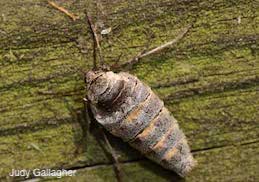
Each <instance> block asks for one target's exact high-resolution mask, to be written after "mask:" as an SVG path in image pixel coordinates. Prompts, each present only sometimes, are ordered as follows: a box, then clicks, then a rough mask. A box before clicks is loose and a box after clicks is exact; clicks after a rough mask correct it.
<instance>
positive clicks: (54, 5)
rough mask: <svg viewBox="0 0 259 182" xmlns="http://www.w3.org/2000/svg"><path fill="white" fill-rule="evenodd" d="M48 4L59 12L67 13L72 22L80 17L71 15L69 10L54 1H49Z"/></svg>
mask: <svg viewBox="0 0 259 182" xmlns="http://www.w3.org/2000/svg"><path fill="white" fill-rule="evenodd" d="M48 3H49V4H50V5H51V6H53V7H54V8H56V9H57V10H59V11H61V12H63V13H65V14H66V15H67V16H69V17H70V18H72V20H74V21H75V20H77V19H78V18H79V17H78V16H75V15H74V14H72V13H70V12H69V11H68V10H66V9H65V8H63V7H61V6H59V5H57V4H56V3H55V2H53V1H48Z"/></svg>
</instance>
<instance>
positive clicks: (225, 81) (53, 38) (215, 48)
mask: <svg viewBox="0 0 259 182" xmlns="http://www.w3.org/2000/svg"><path fill="white" fill-rule="evenodd" d="M60 5H61V6H63V7H65V8H67V9H68V10H69V11H71V12H73V13H75V14H77V15H78V16H79V17H80V18H79V19H78V20H76V21H72V20H71V19H70V18H69V17H68V16H66V15H65V14H63V13H61V12H59V11H57V10H56V9H54V8H53V7H51V6H50V5H49V4H48V3H47V1H45V0H44V1H43V0H36V1H33V0H24V1H16V0H10V1H4V0H0V125H1V128H0V179H1V180H9V181H12V180H15V179H14V178H11V177H9V176H8V173H9V172H10V171H11V169H35V168H43V169H44V168H54V169H61V168H65V169H70V168H77V169H78V172H77V173H76V178H77V180H79V181H80V180H81V181H93V180H94V181H115V176H114V172H113V170H112V166H111V160H110V158H109V156H107V153H106V152H104V150H103V149H102V147H100V145H99V144H98V142H97V141H96V139H95V138H94V137H93V136H92V135H91V136H90V139H89V141H87V142H86V140H85V132H84V129H85V128H84V121H83V112H84V111H83V102H82V98H83V97H84V95H85V88H84V78H83V74H82V72H81V71H80V70H88V69H91V67H92V60H93V58H92V41H93V40H92V39H91V34H90V30H89V27H88V25H87V22H86V18H85V15H84V10H86V9H87V11H88V12H89V13H90V14H92V16H93V19H94V22H97V24H98V25H99V29H98V32H100V30H101V29H105V28H109V27H111V28H112V31H111V32H110V33H109V34H108V35H104V36H103V37H102V38H101V46H102V50H103V54H104V59H105V62H106V63H107V64H110V65H111V64H114V63H117V62H118V64H120V63H123V62H125V61H127V60H128V59H129V58H131V57H132V56H134V55H136V54H138V53H139V52H140V51H142V50H143V49H145V47H146V46H147V45H148V47H149V48H153V47H156V46H159V45H161V44H163V43H165V42H167V41H170V40H172V39H173V38H174V37H175V36H176V35H177V34H178V33H179V32H180V31H181V30H182V29H183V28H184V27H186V26H188V25H190V24H192V29H191V30H190V31H189V32H188V34H187V35H186V36H185V37H184V38H183V39H182V40H181V41H180V42H179V43H178V44H177V45H175V46H172V47H170V48H167V49H166V50H164V51H162V52H160V53H158V54H155V55H152V56H149V57H146V58H144V59H143V60H141V62H140V63H138V64H136V65H134V66H133V68H132V70H130V73H132V74H134V75H136V76H138V77H139V78H140V79H141V80H143V81H144V82H145V83H147V84H148V85H150V86H151V87H152V88H153V90H154V91H155V92H156V93H157V94H158V95H159V96H160V98H161V99H163V100H164V102H165V105H166V107H167V108H168V109H169V110H170V111H171V112H172V114H173V115H174V116H175V118H176V119H177V120H178V121H179V124H180V126H181V128H182V129H183V130H184V131H185V133H186V135H187V138H188V140H189V143H190V145H191V148H192V151H193V153H194V156H195V158H196V159H197V160H198V163H199V164H198V166H197V168H196V169H195V170H194V171H193V172H192V173H191V174H190V175H189V176H188V177H187V178H186V181H258V180H259V173H258V170H259V140H258V137H259V127H258V126H259V121H258V108H259V96H258V83H259V77H258V75H259V59H258V54H259V51H258V38H259V26H258V24H259V11H258V9H259V3H258V1H251V0H238V1H227V0H217V1H199V0H197V1H195V0H190V1H180V0H178V1H177V0H172V1H169V0H159V1H155V0H149V1H143V0H134V1H121V0H116V1H104V0H103V1H101V0H99V1H95V2H93V1H83V0H80V1H73V0H72V1H66V2H65V1H62V2H60ZM101 26H102V27H101ZM118 57H121V59H120V60H118ZM110 138H111V139H112V141H113V142H112V143H113V146H114V147H115V149H116V151H117V152H118V154H119V155H120V160H121V161H123V169H124V170H125V173H126V176H127V179H126V180H130V179H131V180H132V181H144V180H148V181H169V180H172V179H175V180H179V181H181V179H180V178H178V177H177V176H176V175H175V174H174V173H172V172H168V171H166V170H164V169H162V168H161V167H159V166H157V165H155V164H153V163H151V162H149V161H147V160H144V159H143V157H142V156H141V155H140V154H139V153H138V152H136V151H134V150H133V149H131V148H130V147H129V146H128V145H127V144H125V143H123V142H121V141H120V140H119V139H116V138H112V137H110ZM17 180H19V179H17ZM46 180H54V179H46ZM62 180H63V181H73V180H75V178H69V177H66V178H62V179H61V181H62Z"/></svg>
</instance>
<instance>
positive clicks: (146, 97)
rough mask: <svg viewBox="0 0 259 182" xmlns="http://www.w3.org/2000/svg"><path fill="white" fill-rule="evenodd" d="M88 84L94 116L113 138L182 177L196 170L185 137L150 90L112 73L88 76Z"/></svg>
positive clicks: (89, 98) (136, 80)
mask: <svg viewBox="0 0 259 182" xmlns="http://www.w3.org/2000/svg"><path fill="white" fill-rule="evenodd" d="M86 84H87V89H88V93H87V97H88V100H89V101H90V105H91V109H92V112H93V115H94V117H95V119H96V120H97V121H98V122H99V123H100V124H101V125H102V126H103V127H104V128H105V129H107V130H108V131H109V132H110V133H111V134H113V135H115V136H117V137H120V138H122V139H123V140H124V141H125V142H128V143H129V144H130V145H131V146H132V147H134V148H136V149H137V150H139V151H140V152H142V153H143V154H144V155H145V156H146V157H147V158H149V159H151V160H153V161H155V162H156V163H158V164H160V165H162V166H163V167H164V168H166V169H169V170H173V171H175V172H176V173H178V174H179V175H180V176H185V175H186V174H187V173H188V172H189V171H190V170H191V169H192V168H193V167H194V166H195V164H196V161H195V160H194V159H193V156H192V154H191V152H190V148H189V146H188V144H187V140H186V138H185V135H184V133H183V132H182V131H181V130H180V128H179V126H178V123H177V121H176V120H175V119H174V118H173V116H171V115H170V113H169V111H168V110H167V109H166V108H165V107H164V103H163V101H161V100H160V99H159V98H158V96H156V95H155V94H154V93H153V91H152V90H151V89H150V87H148V86H147V85H145V84H144V83H143V82H141V81H140V80H139V79H137V78H136V77H135V76H133V75H131V74H128V73H125V72H120V73H118V74H116V73H113V72H111V71H109V72H103V71H89V72H87V73H86Z"/></svg>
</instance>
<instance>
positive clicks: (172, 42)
mask: <svg viewBox="0 0 259 182" xmlns="http://www.w3.org/2000/svg"><path fill="white" fill-rule="evenodd" d="M190 28H191V25H189V26H188V27H186V28H185V29H184V30H183V31H182V32H181V33H180V34H179V35H177V37H176V38H175V39H173V40H171V41H169V42H167V43H165V44H163V45H161V46H158V47H156V48H154V49H151V50H150V51H147V52H143V51H141V52H140V53H139V54H137V56H135V57H133V58H131V59H130V60H128V61H127V62H125V63H123V64H121V65H119V66H118V67H117V66H116V67H114V68H120V67H126V66H129V65H132V64H136V63H137V62H139V60H140V59H141V58H144V57H146V56H149V55H151V54H154V53H157V52H159V51H161V50H163V49H165V48H167V47H169V46H171V45H173V44H175V43H177V42H178V41H179V40H181V39H182V38H183V37H184V36H185V35H186V34H187V32H188V31H189V29H190Z"/></svg>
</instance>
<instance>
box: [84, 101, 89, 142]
mask: <svg viewBox="0 0 259 182" xmlns="http://www.w3.org/2000/svg"><path fill="white" fill-rule="evenodd" d="M83 100H84V120H85V121H86V127H85V129H86V130H85V131H84V132H85V134H84V135H85V138H86V140H87V141H88V138H89V132H90V125H91V117H90V115H89V114H90V111H91V109H90V104H89V102H88V100H87V99H86V98H84V99H83Z"/></svg>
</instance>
